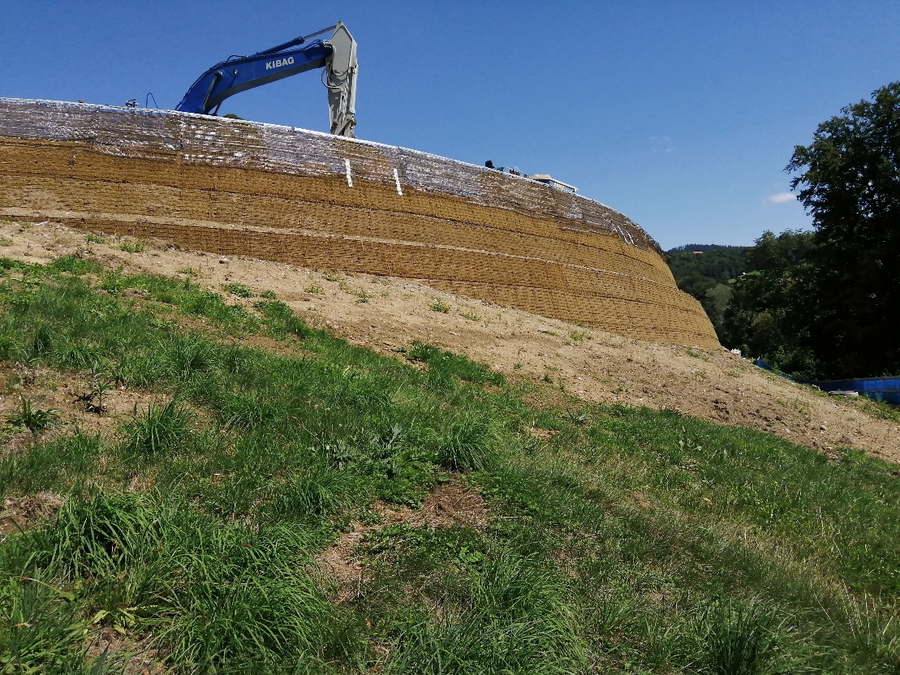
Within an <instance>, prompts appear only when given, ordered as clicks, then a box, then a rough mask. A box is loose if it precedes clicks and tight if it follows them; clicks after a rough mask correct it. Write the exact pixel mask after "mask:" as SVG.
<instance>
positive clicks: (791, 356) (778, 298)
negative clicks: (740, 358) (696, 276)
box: [720, 231, 821, 377]
mask: <svg viewBox="0 0 900 675" xmlns="http://www.w3.org/2000/svg"><path fill="white" fill-rule="evenodd" d="M812 247H813V233H812V232H792V231H787V232H782V233H781V234H779V235H777V236H776V235H775V234H773V233H772V232H764V233H763V235H762V236H761V237H760V238H759V239H757V240H756V245H755V246H754V247H753V248H752V249H750V250H749V251H748V252H747V261H748V264H749V266H750V268H751V270H752V271H750V272H747V273H745V274H743V275H741V276H740V277H738V279H737V280H736V281H735V283H734V284H733V287H732V294H731V297H730V298H729V300H728V304H727V306H726V307H725V308H724V311H723V312H722V315H723V316H722V321H721V326H722V328H721V332H720V337H721V339H722V341H723V343H724V344H726V345H727V346H729V347H738V348H739V349H740V350H741V351H742V352H744V353H745V354H747V355H749V356H764V357H765V358H766V360H767V361H769V362H770V363H772V365H775V366H777V367H778V368H780V369H782V370H785V371H788V372H792V373H796V374H798V375H802V376H806V377H815V376H818V375H819V374H820V370H821V369H820V364H819V362H818V359H817V357H816V354H815V353H814V352H813V350H812V348H811V346H810V344H811V336H812V326H813V319H814V314H815V310H816V306H817V304H816V302H815V288H814V286H813V284H812V278H813V275H812V274H811V266H810V263H809V257H810V253H811V250H812Z"/></svg>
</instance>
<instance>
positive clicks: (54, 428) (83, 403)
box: [0, 363, 165, 456]
mask: <svg viewBox="0 0 900 675" xmlns="http://www.w3.org/2000/svg"><path fill="white" fill-rule="evenodd" d="M23 372H25V373H27V376H23V374H22V373H23ZM89 380H90V374H88V373H84V374H72V373H58V372H56V371H49V370H46V369H24V368H23V367H22V366H21V364H17V363H16V364H12V365H10V366H7V367H4V368H0V391H4V392H9V393H4V394H3V395H0V420H9V419H11V418H14V417H15V416H16V415H18V414H19V412H20V410H21V406H22V400H23V399H24V400H26V401H28V402H29V403H30V404H31V407H32V409H33V410H45V411H50V412H51V414H52V420H53V421H52V423H51V425H50V426H49V427H48V428H47V429H46V430H45V431H42V432H40V433H38V434H32V433H31V432H29V431H27V430H19V431H18V432H13V433H12V435H11V436H10V437H8V438H7V439H5V442H4V443H3V445H2V447H0V456H2V455H3V454H14V453H16V452H18V451H19V450H21V449H22V448H23V447H27V446H28V445H30V444H31V443H33V442H34V441H35V440H36V439H38V438H39V439H49V438H53V437H54V436H58V435H64V434H67V433H70V432H71V431H72V430H74V429H79V430H80V431H81V433H82V434H85V435H86V436H93V435H97V434H101V433H102V434H107V435H108V434H109V432H111V431H115V430H116V429H117V427H118V426H119V425H121V424H122V423H123V422H125V421H127V420H129V419H131V417H132V415H133V414H134V411H135V410H136V409H137V410H138V411H142V410H146V408H147V406H149V405H150V403H151V402H153V401H154V400H162V399H163V398H165V397H163V396H161V395H158V394H153V393H152V392H147V391H138V390H133V389H129V388H127V387H124V386H120V387H115V386H111V387H110V389H109V390H108V391H106V392H104V393H103V395H102V398H98V397H96V396H90V393H91V387H90V382H89ZM101 406H102V408H101Z"/></svg>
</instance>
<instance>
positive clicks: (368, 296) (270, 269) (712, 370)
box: [0, 221, 900, 462]
mask: <svg viewBox="0 0 900 675" xmlns="http://www.w3.org/2000/svg"><path fill="white" fill-rule="evenodd" d="M0 240H2V241H3V242H4V245H2V246H0V256H5V257H9V258H15V259H19V260H24V261H28V262H47V261H49V260H52V259H54V258H56V257H58V256H60V255H64V254H68V255H82V256H84V257H88V258H96V259H99V260H102V261H103V262H104V263H106V264H110V265H113V266H116V267H122V268H123V269H124V270H125V271H126V272H129V273H136V272H151V273H158V274H165V275H171V276H175V275H178V274H179V272H181V273H182V274H183V275H184V274H187V275H188V276H190V278H192V279H193V280H194V281H195V282H196V283H198V284H200V285H201V286H204V287H206V288H210V289H212V290H215V291H219V292H221V291H222V285H223V284H225V283H240V284H243V285H245V286H248V287H249V288H250V289H251V290H252V292H253V293H254V294H256V295H258V294H260V293H262V292H263V291H271V292H274V293H275V294H276V295H277V297H278V299H279V300H282V301H283V302H285V303H287V304H288V305H290V306H291V307H292V308H293V309H294V310H296V311H297V312H298V313H299V314H301V315H302V316H303V318H304V319H305V320H306V321H307V322H308V323H310V324H311V325H314V326H318V327H324V328H328V329H330V330H332V331H333V332H334V333H335V334H337V335H339V336H341V337H344V338H346V339H348V340H350V341H352V342H353V343H354V344H358V345H364V346H367V347H370V348H372V349H374V350H376V351H379V352H381V353H384V354H394V355H395V350H396V349H397V348H399V347H404V346H408V345H409V344H410V343H411V342H413V341H414V340H421V341H423V342H428V343H431V344H434V345H437V346H439V347H442V348H444V349H447V350H450V351H453V352H456V353H460V354H465V355H467V356H469V357H470V358H473V359H475V360H477V361H480V362H483V363H486V364H488V365H489V366H490V367H491V368H493V369H495V370H497V371H499V372H502V373H504V374H505V375H507V376H508V377H509V378H512V379H515V378H524V379H528V380H531V381H536V382H545V383H550V384H552V386H553V387H556V388H558V389H561V390H564V391H565V392H566V393H569V394H573V395H575V396H577V397H580V398H582V399H584V400H586V401H594V402H605V403H622V404H627V405H638V406H647V407H650V408H656V409H672V410H676V411H678V412H681V413H683V414H686V415H690V416H693V417H698V418H701V419H705V420H709V421H711V422H717V423H724V424H730V425H736V426H745V427H750V428H754V429H760V430H763V431H768V432H771V433H774V434H777V435H779V436H781V437H783V438H787V439H789V440H791V441H794V442H796V443H799V444H802V445H806V446H809V447H812V448H816V449H818V450H820V451H823V452H829V453H830V452H834V451H836V450H837V449H838V448H841V447H850V448H857V449H860V450H864V451H866V452H868V453H870V454H872V455H874V456H877V457H880V458H882V459H885V460H887V461H890V462H900V425H898V424H897V423H896V422H891V421H889V420H884V419H880V418H877V417H874V416H873V415H871V414H869V413H868V412H867V411H866V409H865V404H864V403H863V402H861V401H858V400H857V401H854V400H843V399H838V398H833V397H828V396H824V395H822V394H821V393H818V392H816V391H814V390H813V389H811V388H809V387H803V386H800V385H797V384H794V383H792V382H789V381H787V380H784V379H782V378H779V377H777V376H775V375H772V374H771V373H767V372H765V371H762V370H760V369H758V368H756V367H755V366H754V365H752V364H751V363H750V362H748V361H746V360H744V359H741V358H740V357H738V356H735V355H734V354H731V353H730V352H728V351H726V350H724V349H719V350H703V349H687V348H685V347H677V346H672V345H664V344H658V343H649V342H643V341H640V340H635V339H629V338H624V337H621V336H618V335H613V334H611V333H607V332H604V331H600V330H596V329H590V328H584V327H582V326H578V325H576V324H572V323H566V322H563V321H557V320H553V319H546V318H544V317H541V316H537V315H535V314H529V313H527V312H523V311H519V310H514V309H508V308H504V307H499V306H496V305H492V304H490V303H485V302H480V301H476V300H470V299H466V298H462V297H458V296H455V295H452V294H449V293H444V292H441V291H438V290H435V289H433V288H429V287H428V286H425V285H422V284H418V283H414V282H410V281H409V280H403V279H396V278H390V277H377V276H372V275H364V274H352V275H351V274H344V273H340V274H335V273H330V272H328V271H324V270H318V271H315V270H309V269H304V268H297V267H292V266H290V265H286V264H281V263H271V262H263V261H259V260H254V259H235V258H223V257H221V256H214V255H210V254H204V253H191V252H188V251H180V250H175V249H163V248H153V246H151V245H149V244H148V245H147V246H146V248H145V250H144V251H143V252H140V253H128V252H125V251H122V250H119V249H118V248H117V246H119V245H120V244H121V240H116V239H114V238H108V239H107V240H106V242H105V243H96V242H95V243H91V242H88V241H87V238H86V237H85V235H84V234H83V233H80V232H77V231H74V230H71V229H69V228H66V227H63V226H61V225H57V224H54V223H51V222H47V223H43V224H39V225H30V224H28V223H18V222H10V221H7V222H0ZM254 300H255V299H254V298H250V299H238V298H232V299H230V300H229V301H231V302H236V303H243V304H248V303H251V302H253V301H254Z"/></svg>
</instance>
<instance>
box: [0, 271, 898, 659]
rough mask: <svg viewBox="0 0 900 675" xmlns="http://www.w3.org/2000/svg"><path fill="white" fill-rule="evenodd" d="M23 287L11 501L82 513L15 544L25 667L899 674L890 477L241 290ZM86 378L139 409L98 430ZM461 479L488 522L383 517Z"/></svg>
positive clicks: (10, 546)
mask: <svg viewBox="0 0 900 675" xmlns="http://www.w3.org/2000/svg"><path fill="white" fill-rule="evenodd" d="M0 272H2V278H0V306H2V310H0V359H2V361H0V366H2V367H3V372H4V374H5V377H6V381H5V385H4V386H5V389H4V390H3V391H2V395H3V397H4V400H10V399H14V400H16V401H17V403H16V411H15V414H12V415H9V418H8V419H7V420H5V424H4V426H3V428H2V435H3V441H4V450H3V451H2V454H0V494H2V496H4V497H7V498H10V499H20V498H26V497H28V496H33V495H39V494H54V495H58V496H59V497H60V501H61V505H60V506H59V507H58V508H57V509H55V510H54V511H53V512H52V514H51V515H50V516H49V517H48V518H46V519H44V520H40V521H37V522H35V523H34V524H33V525H32V526H30V527H26V528H21V529H16V528H6V529H9V530H10V531H9V533H8V534H6V535H3V539H2V541H0V673H111V672H122V671H123V669H125V668H126V666H127V665H128V659H129V658H131V657H132V656H134V654H135V653H138V652H143V655H144V656H145V658H146V659H147V660H149V661H150V662H152V666H151V667H152V668H155V670H153V671H152V672H169V673H217V674H222V673H410V674H413V673H415V674H418V673H445V674H450V673H460V674H462V673H523V674H524V673H528V674H540V673H559V674H564V673H566V674H567V673H588V672H593V673H660V674H668V673H710V674H723V675H724V674H732V673H734V674H752V673H804V672H808V673H848V674H849V673H873V674H874V673H900V604H898V591H900V545H898V542H900V507H898V504H900V483H898V476H897V474H898V472H897V468H896V467H895V466H893V465H888V464H885V463H882V462H879V461H877V460H874V459H871V458H868V457H865V456H863V455H862V454H860V453H858V452H855V451H851V450H846V451H844V452H842V453H840V459H839V460H837V461H836V460H834V459H829V458H827V457H825V456H823V455H821V454H818V453H816V452H815V451H813V450H811V449H808V448H804V447H800V446H796V445H792V444H790V443H788V442H786V441H784V440H781V439H779V438H776V437H775V436H772V435H768V434H764V433H760V432H755V431H750V430H746V429H740V428H733V427H725V426H716V425H713V424H709V423H706V422H701V421H698V420H695V419H692V418H689V417H685V416H682V415H679V414H677V413H674V412H667V411H663V412H658V411H652V410H648V409H641V408H629V407H622V406H604V405H589V404H586V403H584V402H583V401H580V400H578V399H574V398H569V397H568V396H567V395H566V394H565V393H564V392H561V391H560V390H559V389H557V388H554V387H553V386H552V385H550V384H547V383H543V382H536V381H535V382H530V381H525V380H522V381H515V382H511V381H507V380H505V379H504V378H503V377H501V376H500V375H498V374H497V373H495V372H492V371H491V370H489V369H487V368H485V367H484V366H482V365H479V364H477V363H473V362H472V361H470V360H468V359H466V358H463V357H460V356H457V355H454V354H450V353H447V352H445V351H442V350H441V349H438V348H436V347H434V346H431V345H427V344H419V343H416V344H411V345H407V346H406V348H405V349H404V350H403V351H401V352H399V353H398V354H397V355H396V358H389V357H384V356H379V355H377V354H375V353H374V352H372V351H369V350H366V349H363V348H359V347H355V346H352V345H350V344H348V343H347V342H346V341H343V340H340V339H338V338H335V337H334V336H332V335H331V334H329V333H327V332H325V331H321V330H317V329H313V328H311V327H309V326H307V325H306V324H305V323H304V321H303V320H302V318H301V317H299V316H298V315H296V314H295V313H294V312H293V311H292V310H291V309H290V308H289V307H288V306H287V305H285V304H284V303H282V302H280V301H279V300H278V299H277V298H273V297H271V294H267V296H266V297H252V293H251V292H250V291H249V289H246V292H245V287H241V288H240V289H239V290H240V292H237V291H236V290H235V289H230V292H229V293H226V294H224V295H218V294H215V293H213V292H210V291H207V290H203V289H201V288H200V287H198V286H197V285H195V284H194V283H192V282H191V281H189V280H179V279H167V278H162V277H155V276H148V275H142V276H126V275H124V274H122V273H121V272H117V271H115V270H110V269H103V268H102V267H100V265H99V264H98V263H96V262H93V261H88V260H82V259H79V258H71V257H65V258H60V259H58V260H57V261H55V262H54V263H53V264H51V265H48V266H32V265H26V264H23V263H19V262H16V261H12V260H0ZM248 296H251V297H248ZM237 298H241V299H242V300H241V301H242V302H244V305H236V304H231V303H233V302H234V301H236V299H237ZM63 381H65V382H70V381H75V382H78V383H81V385H80V388H79V390H78V393H81V394H82V400H81V401H80V402H79V403H78V405H82V406H84V405H87V404H90V405H93V406H94V409H95V410H97V411H98V412H97V413H95V414H97V415H98V416H102V414H103V397H104V395H105V396H107V397H109V396H111V395H112V392H113V391H118V392H121V391H127V392H133V393H140V394H142V395H143V399H142V400H143V401H144V404H142V405H136V406H135V408H134V411H133V413H132V414H131V415H130V416H127V417H126V418H124V419H122V420H119V421H117V422H116V423H114V424H110V425H109V426H108V428H107V431H104V432H102V433H100V432H97V433H93V432H88V431H85V430H84V429H83V428H79V427H78V426H77V425H74V424H65V422H66V419H67V415H68V413H67V411H66V410H65V409H63V408H60V409H57V410H52V409H49V408H47V407H45V406H44V405H43V404H42V397H41V387H44V389H45V390H46V391H52V390H53V389H54V388H55V387H58V386H60V385H59V383H60V382H63ZM72 405H73V406H74V405H76V404H75V403H73V404H72ZM68 417H71V415H68ZM23 439H24V440H23ZM447 485H454V486H456V487H457V488H458V489H459V490H460V491H461V492H463V493H465V494H472V495H473V498H475V497H474V496H480V498H481V499H483V500H484V508H485V517H484V522H480V523H474V522H473V523H470V524H465V523H457V524H454V525H451V526H447V527H438V526H430V525H427V524H426V525H423V524H421V523H419V522H418V521H417V520H416V519H415V518H409V519H407V520H405V521H399V522H391V523H388V522H386V520H385V516H384V514H385V512H386V511H385V507H384V505H385V504H388V505H396V506H398V507H399V506H401V505H403V506H405V507H412V509H413V510H415V509H416V508H418V507H420V506H421V504H422V503H423V502H424V501H425V500H427V498H428V496H429V494H430V493H432V491H434V490H435V489H440V487H441V486H447ZM479 503H480V502H479ZM405 512H408V509H407V511H405ZM360 524H362V525H360ZM354 528H362V529H359V531H360V532H362V534H361V536H360V538H359V541H358V543H356V544H355V548H354V549H353V556H354V561H355V565H356V568H358V570H359V573H358V577H359V578H358V583H357V584H356V586H355V587H354V588H353V589H352V593H350V594H349V595H347V596H346V597H344V596H341V597H339V596H340V593H339V591H340V590H341V588H340V580H338V579H336V578H332V577H331V576H330V575H329V574H328V573H327V571H323V570H324V569H325V568H323V567H322V566H321V565H319V564H317V558H318V557H319V556H321V554H322V552H323V551H326V550H328V549H329V547H330V546H332V545H333V544H334V543H335V542H336V541H338V540H339V538H340V537H341V535H342V534H346V533H347V532H350V531H353V529H354ZM4 531H6V530H4ZM339 600H340V601H339ZM101 633H102V634H107V635H109V634H114V635H116V636H118V637H119V643H120V648H119V649H117V650H111V651H107V652H105V653H104V652H102V651H99V652H98V650H97V649H95V648H92V645H94V644H96V639H97V636H98V635H100V634H101ZM129 668H130V670H129V671H128V672H141V671H140V670H135V669H134V662H132V664H131V666H129Z"/></svg>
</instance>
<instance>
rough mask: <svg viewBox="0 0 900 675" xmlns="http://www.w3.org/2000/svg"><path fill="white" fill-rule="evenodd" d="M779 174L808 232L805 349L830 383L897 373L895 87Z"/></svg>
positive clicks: (899, 263) (899, 167)
mask: <svg viewBox="0 0 900 675" xmlns="http://www.w3.org/2000/svg"><path fill="white" fill-rule="evenodd" d="M787 171H789V172H791V173H794V174H796V175H795V176H794V178H793V179H792V181H791V188H792V189H794V190H796V191H798V198H799V199H800V201H801V202H802V203H803V205H804V206H805V207H806V210H807V213H809V214H810V215H811V216H812V218H813V226H814V228H815V237H814V240H813V243H814V249H813V250H812V251H811V253H810V260H809V262H810V267H809V269H808V270H807V272H808V274H809V275H810V277H811V278H810V282H811V283H812V284H813V286H814V287H815V292H814V295H813V297H814V302H815V307H814V308H813V309H814V310H815V311H814V330H813V331H812V332H811V334H810V346H811V347H812V349H813V351H814V352H815V353H816V354H817V355H818V357H819V360H820V361H821V363H822V364H823V365H824V367H825V369H826V370H827V371H829V372H828V373H827V374H829V375H835V376H848V375H876V374H881V373H887V372H891V373H897V372H900V340H898V339H897V335H896V328H895V326H896V325H897V321H898V316H900V82H894V83H892V84H889V85H887V86H886V87H882V88H881V89H878V90H876V91H875V92H873V94H872V100H870V101H867V100H863V101H860V102H859V103H857V104H854V105H850V106H847V107H845V108H842V109H841V114H840V115H838V116H835V117H832V118H831V119H830V120H828V121H826V122H823V123H822V124H820V125H819V126H818V128H817V129H816V131H815V133H814V134H813V142H812V143H811V144H810V145H807V146H801V145H798V146H796V147H795V148H794V154H793V157H792V158H791V161H790V164H788V166H787Z"/></svg>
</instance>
